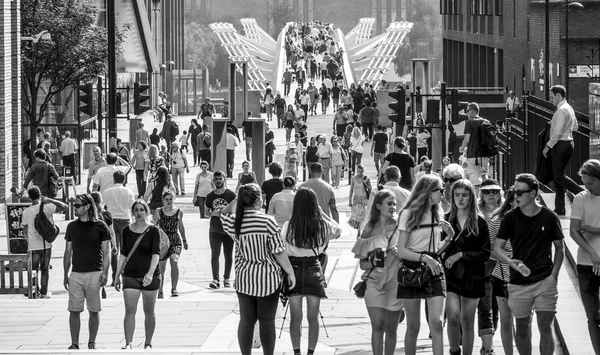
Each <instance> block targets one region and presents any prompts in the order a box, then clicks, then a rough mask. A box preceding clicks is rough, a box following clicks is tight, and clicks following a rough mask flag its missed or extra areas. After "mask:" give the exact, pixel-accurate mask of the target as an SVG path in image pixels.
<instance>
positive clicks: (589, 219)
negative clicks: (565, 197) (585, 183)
mask: <svg viewBox="0 0 600 355" xmlns="http://www.w3.org/2000/svg"><path fill="white" fill-rule="evenodd" d="M598 210H600V196H595V195H593V194H592V193H591V192H589V191H588V190H585V191H582V192H580V193H578V194H577V196H575V199H574V200H573V206H572V207H571V219H578V220H580V221H581V225H582V226H583V225H586V226H590V227H595V228H600V213H598ZM582 234H583V238H585V240H587V242H588V243H589V244H590V246H591V247H592V248H594V250H595V251H596V252H598V253H600V237H598V235H590V234H587V233H582ZM577 264H578V265H588V266H592V265H593V264H592V260H591V259H590V255H589V254H588V253H587V252H586V251H585V250H583V249H581V247H578V248H577Z"/></svg>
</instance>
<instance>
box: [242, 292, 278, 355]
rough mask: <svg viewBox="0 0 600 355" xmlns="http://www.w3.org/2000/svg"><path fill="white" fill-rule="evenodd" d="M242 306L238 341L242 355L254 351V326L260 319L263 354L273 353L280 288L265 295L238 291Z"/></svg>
mask: <svg viewBox="0 0 600 355" xmlns="http://www.w3.org/2000/svg"><path fill="white" fill-rule="evenodd" d="M237 296H238V301H239V307H240V323H239V326H238V343H239V344H240V352H241V353H242V355H250V354H251V353H252V337H253V335H254V326H255V325H256V321H257V320H258V323H259V326H260V342H261V343H262V348H263V354H265V355H272V354H273V351H274V350H275V314H276V313H277V304H278V302H279V290H278V291H277V292H274V293H273V294H271V295H269V296H265V297H254V296H249V295H246V294H243V293H239V292H238V293H237Z"/></svg>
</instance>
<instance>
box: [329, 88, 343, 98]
mask: <svg viewBox="0 0 600 355" xmlns="http://www.w3.org/2000/svg"><path fill="white" fill-rule="evenodd" d="M340 91H341V90H340V87H339V86H334V87H332V88H331V97H332V98H334V99H339V98H340Z"/></svg>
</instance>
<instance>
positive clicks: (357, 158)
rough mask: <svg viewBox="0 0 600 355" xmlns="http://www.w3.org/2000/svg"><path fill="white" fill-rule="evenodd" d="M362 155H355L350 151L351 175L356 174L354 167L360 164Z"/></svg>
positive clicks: (355, 153)
mask: <svg viewBox="0 0 600 355" xmlns="http://www.w3.org/2000/svg"><path fill="white" fill-rule="evenodd" d="M362 155H363V153H357V152H355V151H353V150H351V151H350V171H351V172H352V175H354V173H355V172H356V166H357V165H358V164H360V163H361V162H362Z"/></svg>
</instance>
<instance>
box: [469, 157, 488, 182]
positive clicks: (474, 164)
mask: <svg viewBox="0 0 600 355" xmlns="http://www.w3.org/2000/svg"><path fill="white" fill-rule="evenodd" d="M467 163H468V164H469V169H470V170H471V171H472V172H473V174H475V176H476V177H477V178H478V179H479V184H476V185H480V184H481V182H482V181H483V180H482V179H481V175H487V173H488V171H489V170H490V158H468V159H467Z"/></svg>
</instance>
